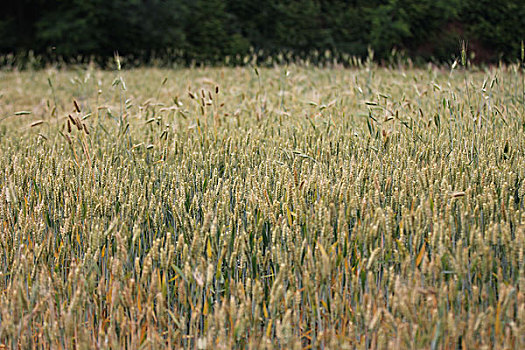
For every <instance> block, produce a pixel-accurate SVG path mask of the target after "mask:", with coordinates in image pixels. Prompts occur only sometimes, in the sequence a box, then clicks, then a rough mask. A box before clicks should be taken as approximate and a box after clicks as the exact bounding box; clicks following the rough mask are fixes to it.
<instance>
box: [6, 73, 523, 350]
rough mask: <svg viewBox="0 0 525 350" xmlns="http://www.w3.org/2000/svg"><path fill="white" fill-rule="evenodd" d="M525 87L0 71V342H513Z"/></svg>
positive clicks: (518, 292) (427, 80) (503, 77)
mask: <svg viewBox="0 0 525 350" xmlns="http://www.w3.org/2000/svg"><path fill="white" fill-rule="evenodd" d="M523 78H524V76H523V73H522V72H521V71H520V69H519V67H518V66H506V67H500V68H492V69H487V70H479V69H475V68H473V69H470V70H464V69H460V68H459V67H456V69H453V70H450V69H437V68H435V67H428V68H427V69H405V68H396V69H385V68H379V67H376V66H374V65H373V64H368V65H362V66H360V67H358V68H354V69H346V70H344V69H338V68H332V69H320V68H305V67H299V66H294V65H291V66H288V67H276V68H271V69H259V70H256V69H254V68H237V69H233V68H205V69H196V68H194V69H181V70H160V69H138V70H130V71H126V70H122V71H119V70H115V71H101V70H96V69H92V68H88V69H72V68H71V69H69V70H64V71H57V70H53V69H49V70H43V71H37V72H34V71H26V72H7V71H3V72H0V118H1V119H0V155H1V156H0V235H1V239H0V343H2V344H5V345H6V346H7V347H8V348H17V347H20V348H30V347H33V346H44V347H51V348H55V349H56V348H77V347H78V348H92V347H100V348H108V347H111V348H115V349H117V348H123V347H127V348H139V347H140V346H141V345H142V346H144V347H145V348H158V347H161V346H170V347H174V348H179V347H184V348H191V349H194V348H199V349H203V348H206V347H207V348H230V347H250V348H273V347H276V346H281V347H283V348H284V347H285V348H308V347H311V348H318V347H325V348H332V349H336V348H342V347H348V348H360V349H364V348H458V347H462V348H480V347H483V346H485V347H488V348H491V347H496V348H516V349H517V348H523V347H525V260H524V253H525V212H524V209H525V208H524V202H525V104H524V102H523V98H524V95H523V92H524V87H523ZM75 103H76V104H77V106H75ZM68 115H70V116H71V117H69V116H68Z"/></svg>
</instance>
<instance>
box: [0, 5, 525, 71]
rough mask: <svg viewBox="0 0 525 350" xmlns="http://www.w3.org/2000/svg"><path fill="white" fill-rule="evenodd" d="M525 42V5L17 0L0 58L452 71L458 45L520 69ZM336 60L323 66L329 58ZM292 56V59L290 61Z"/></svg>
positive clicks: (2, 18) (2, 9)
mask: <svg viewBox="0 0 525 350" xmlns="http://www.w3.org/2000/svg"><path fill="white" fill-rule="evenodd" d="M523 38H525V6H524V4H523V1H522V0H465V1H459V0H366V1H363V0H353V1H344V0H332V1H329V0H300V1H299V0H285V1H276V0H261V1H250V0H227V1H223V0H196V1H193V0H191V1H190V0H164V1H163V0H93V1H82V0H63V1H44V0H19V1H4V2H2V4H1V5H0V52H1V53H4V54H7V53H13V54H17V53H18V56H17V57H18V58H19V59H22V58H24V57H25V58H27V55H28V52H29V51H31V50H32V52H33V54H34V55H36V56H38V57H40V58H42V59H44V60H52V61H60V60H61V59H65V60H67V61H75V60H78V59H79V58H78V57H79V55H81V57H83V59H85V60H87V59H90V57H91V56H94V57H95V59H96V60H97V61H99V62H101V63H106V62H107V58H108V57H109V58H112V57H113V54H114V52H115V51H118V52H119V53H120V54H121V55H122V56H126V57H131V61H135V60H136V63H137V64H140V63H147V62H151V61H152V60H155V59H156V58H157V59H158V58H162V59H163V60H164V62H170V63H173V62H175V63H178V64H190V63H191V62H197V63H199V62H201V63H202V62H206V63H222V64H224V63H236V64H238V63H242V62H243V59H244V57H245V56H247V55H251V54H253V53H256V54H257V56H258V57H259V59H260V60H261V61H264V60H265V59H266V58H268V57H276V56H277V55H278V54H279V53H284V54H285V55H288V56H287V57H288V58H285V59H288V60H292V59H297V58H306V57H308V58H309V59H310V60H311V61H313V62H315V61H316V60H321V61H324V60H328V61H330V60H332V59H333V58H334V56H335V57H337V58H338V59H339V61H340V62H345V61H346V60H347V59H348V55H349V56H357V57H365V56H367V55H368V49H369V48H371V49H372V50H373V51H374V52H375V54H376V58H378V59H386V58H388V57H390V56H391V54H392V50H396V52H397V53H400V52H401V54H402V55H406V56H407V57H412V58H414V59H421V60H429V59H432V60H436V61H451V58H452V56H453V55H455V54H456V53H457V52H458V51H459V46H460V44H459V43H460V40H465V41H467V42H468V43H469V46H470V48H471V50H470V51H471V52H474V53H475V57H473V58H474V60H476V61H483V62H496V61H498V60H500V59H503V60H507V61H515V59H516V58H517V57H518V56H519V43H520V41H521V40H523ZM326 50H329V51H330V52H331V55H330V57H325V51H326ZM292 56H293V57H292Z"/></svg>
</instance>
